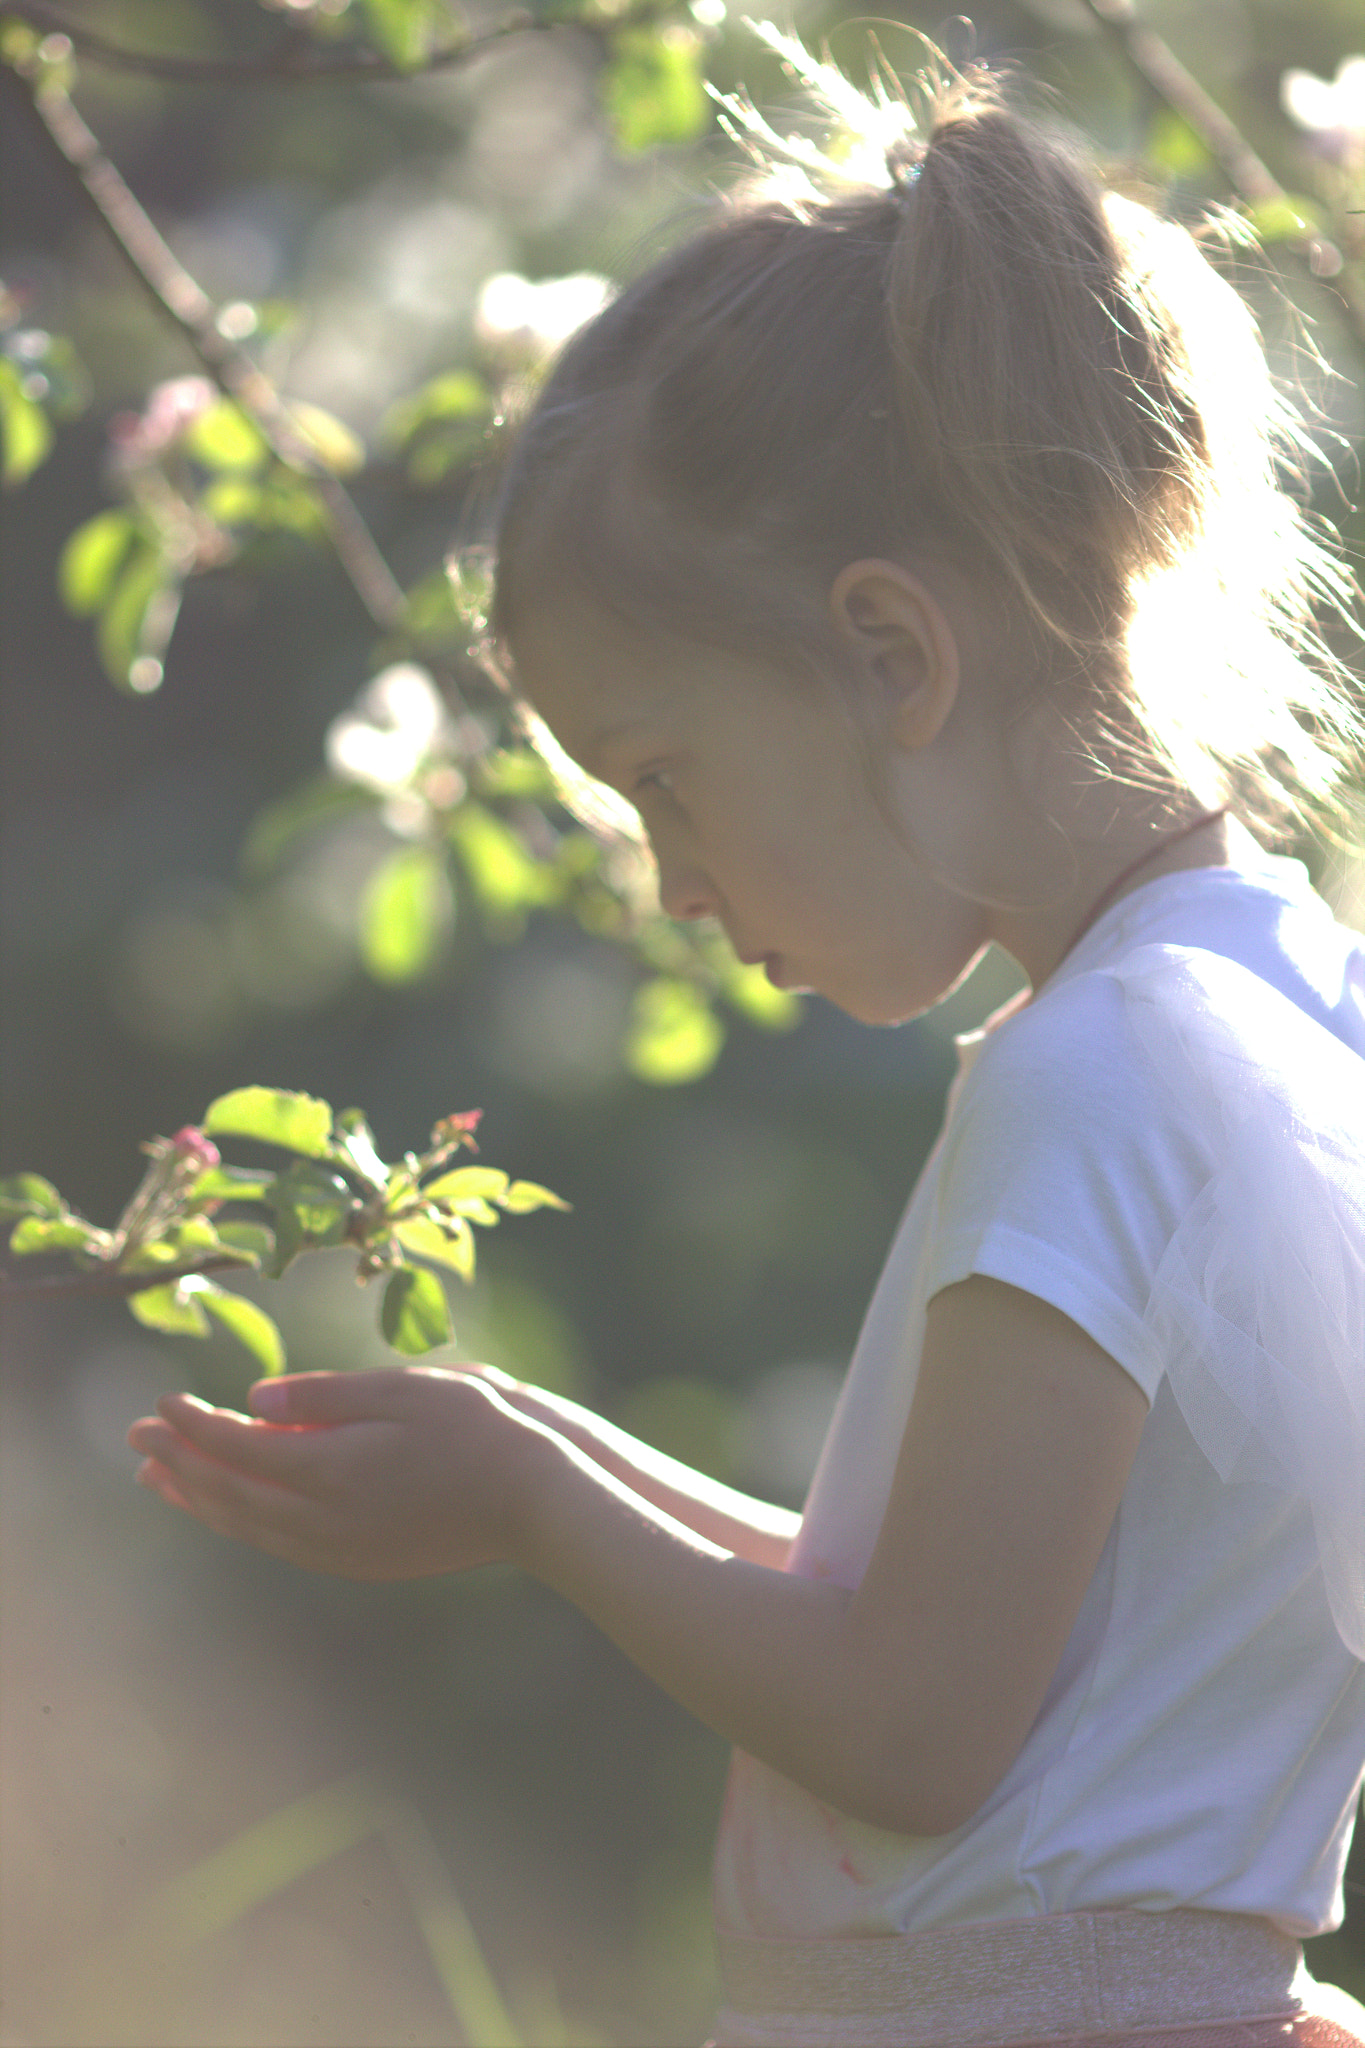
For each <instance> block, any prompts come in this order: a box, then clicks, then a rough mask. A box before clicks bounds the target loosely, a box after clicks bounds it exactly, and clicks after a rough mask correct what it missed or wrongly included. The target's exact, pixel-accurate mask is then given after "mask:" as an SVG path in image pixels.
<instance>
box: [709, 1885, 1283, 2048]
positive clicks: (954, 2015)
mask: <svg viewBox="0 0 1365 2048" xmlns="http://www.w3.org/2000/svg"><path fill="white" fill-rule="evenodd" d="M720 1971H721V1985H722V1996H723V2000H724V2003H723V2005H722V2009H721V2012H720V2014H719V2017H718V2019H717V2023H716V2035H717V2039H718V2041H719V2042H721V2043H723V2044H724V2048H824V2044H829V2048H834V2044H835V2043H838V2044H839V2048H845V2044H852V2043H855V2042H856V2043H858V2044H867V2048H1004V2044H1015V2043H1018V2044H1023V2043H1025V2042H1032V2041H1039V2042H1046V2041H1055V2040H1065V2039H1066V2038H1067V2037H1068V2036H1072V2035H1077V2034H1081V2035H1085V2034H1106V2033H1113V2034H1122V2033H1128V2032H1133V2031H1135V2030H1137V2029H1140V2028H1154V2027H1172V2028H1174V2027H1182V2026H1196V2025H1199V2024H1201V2023H1202V2024H1204V2025H1208V2024H1210V2023H1217V2022H1219V2021H1235V2020H1257V2019H1266V2020H1284V2019H1292V2018H1294V2017H1295V2016H1296V2015H1297V2014H1298V2013H1299V2012H1301V2011H1302V2010H1303V1996H1302V1991H1301V1987H1303V1986H1308V1985H1311V1982H1312V1980H1311V1978H1310V1977H1309V1976H1308V1974H1307V1971H1306V1970H1305V1968H1304V1964H1303V1951H1302V1949H1301V1948H1300V1946H1299V1944H1298V1943H1297V1942H1296V1941H1291V1940H1290V1939H1289V1938H1288V1937H1287V1936H1285V1935H1282V1934H1280V1933H1278V1932H1277V1931H1276V1930H1275V1928H1273V1927H1272V1926H1271V1925H1270V1923H1269V1922H1268V1921H1266V1920H1258V1919H1253V1918H1252V1917H1251V1916H1250V1915H1247V1914H1241V1913H1204V1912H1196V1911H1194V1910H1191V1909H1188V1908H1182V1909H1180V1910H1178V1911H1174V1912H1169V1913H1139V1912H1133V1911H1128V1910H1125V1911H1121V1912H1111V1913H1053V1914H1046V1915H1043V1916H1041V1917H1040V1918H1038V1919H1035V1920H998V1921H981V1922H976V1923H974V1924H973V1925H971V1926H968V1927H941V1928H933V1929H930V1930H928V1931H927V1932H924V1933H921V1934H909V1935H881V1936H872V1937H869V1938H866V1939H861V1940H828V1941H765V1940H749V1939H746V1938H744V1937H740V1936H735V1935H726V1934H723V1933H722V1934H721V1936H720Z"/></svg>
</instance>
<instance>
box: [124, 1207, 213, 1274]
mask: <svg viewBox="0 0 1365 2048" xmlns="http://www.w3.org/2000/svg"><path fill="white" fill-rule="evenodd" d="M227 1249H228V1248H227V1247H226V1246H225V1245H224V1243H223V1241H222V1239H221V1238H220V1237H219V1235H218V1232H217V1231H216V1230H215V1229H214V1227H213V1225H212V1223H210V1221H209V1219H208V1217H207V1216H186V1217H184V1218H182V1219H181V1220H180V1221H179V1222H176V1223H173V1224H171V1225H170V1226H169V1228H168V1229H166V1230H165V1231H163V1232H162V1234H161V1236H160V1237H157V1238H153V1239H151V1241H150V1242H149V1243H147V1244H140V1245H139V1246H138V1247H137V1249H136V1251H133V1252H130V1253H129V1255H128V1257H127V1258H126V1259H122V1260H120V1262H119V1264H120V1270H121V1271H123V1272H125V1273H140V1272H143V1271H146V1270H148V1269H150V1268H153V1267H156V1266H185V1265H189V1264H190V1263H191V1262H192V1261H195V1262H197V1261H199V1260H202V1259H204V1258H209V1257H212V1256H213V1255H214V1254H215V1253H221V1252H223V1251H225V1250H227Z"/></svg>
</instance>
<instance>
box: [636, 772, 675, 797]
mask: <svg viewBox="0 0 1365 2048" xmlns="http://www.w3.org/2000/svg"><path fill="white" fill-rule="evenodd" d="M672 788H673V776H672V772H671V770H669V769H667V768H647V769H646V770H645V772H644V774H643V775H637V776H636V778H635V789H634V792H633V793H634V795H636V796H638V795H639V794H640V792H641V790H645V789H662V790H668V791H671V790H672Z"/></svg>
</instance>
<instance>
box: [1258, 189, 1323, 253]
mask: <svg viewBox="0 0 1365 2048" xmlns="http://www.w3.org/2000/svg"><path fill="white" fill-rule="evenodd" d="M1250 219H1251V225H1252V226H1253V228H1255V230H1256V233H1257V236H1258V237H1259V239H1260V240H1261V241H1262V242H1301V241H1302V240H1303V239H1304V238H1305V236H1309V235H1316V234H1319V233H1320V232H1321V229H1322V218H1321V214H1320V211H1319V209H1318V208H1317V207H1316V206H1315V205H1314V204H1313V201H1312V200H1311V199H1304V198H1302V197H1300V195H1299V194H1297V193H1293V192H1278V193H1276V195H1275V197H1274V198H1273V199H1259V200H1257V201H1256V203H1255V205H1253V206H1252V207H1251V209H1250Z"/></svg>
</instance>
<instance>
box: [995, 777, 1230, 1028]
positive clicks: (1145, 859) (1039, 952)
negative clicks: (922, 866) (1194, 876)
mask: <svg viewBox="0 0 1365 2048" xmlns="http://www.w3.org/2000/svg"><path fill="white" fill-rule="evenodd" d="M1230 831H1231V834H1236V833H1237V831H1238V828H1237V826H1236V823H1235V821H1234V820H1232V819H1231V818H1230V817H1229V814H1228V808H1227V806H1223V807H1222V808H1220V809H1217V810H1211V811H1200V812H1198V813H1196V814H1195V815H1194V816H1193V817H1190V818H1187V819H1185V820H1184V821H1183V822H1182V823H1181V824H1179V825H1175V826H1169V827H1167V828H1166V829H1165V830H1164V831H1159V830H1158V836H1155V837H1152V838H1151V840H1150V843H1149V844H1147V845H1146V846H1145V847H1144V846H1142V845H1141V844H1140V843H1139V845H1138V850H1137V851H1136V852H1133V851H1132V848H1133V845H1134V841H1133V840H1132V839H1129V840H1128V841H1127V843H1126V844H1125V845H1124V846H1123V847H1122V848H1121V849H1119V848H1116V849H1115V851H1116V853H1119V854H1121V855H1122V856H1126V857H1120V858H1118V859H1117V860H1114V859H1109V860H1102V859H1101V858H1100V857H1099V856H1100V849H1099V848H1096V849H1095V856H1096V857H1095V859H1094V860H1093V861H1092V862H1091V863H1088V864H1087V865H1086V867H1085V869H1084V871H1083V873H1082V874H1081V875H1079V876H1078V877H1077V884H1076V887H1075V889H1074V890H1072V891H1071V892H1070V893H1069V894H1068V896H1067V897H1066V898H1065V899H1064V900H1062V901H1060V902H1058V903H1056V904H1054V905H1051V906H1049V907H1048V908H1047V909H1046V910H1042V911H1039V912H1036V913H1033V914H1028V913H1025V914H1024V915H1023V916H1022V917H1019V918H1015V917H1012V916H1007V917H1006V918H1004V919H1003V920H1001V922H1000V927H999V928H998V929H997V931H996V933H995V937H996V938H997V939H998V940H999V942H1000V944H1001V945H1003V946H1004V947H1005V948H1006V950H1007V951H1009V952H1011V953H1012V954H1013V955H1014V957H1015V959H1016V960H1018V962H1019V964H1020V966H1021V967H1022V968H1023V969H1024V972H1025V973H1026V974H1027V976H1028V978H1029V981H1030V982H1031V984H1032V986H1033V988H1034V989H1035V990H1037V989H1039V988H1041V987H1042V985H1043V983H1044V982H1045V981H1047V980H1049V979H1050V978H1051V976H1052V975H1053V974H1054V973H1055V972H1056V970H1057V969H1058V967H1060V966H1061V964H1062V962H1063V960H1065V959H1067V958H1068V957H1069V956H1070V954H1071V953H1072V952H1073V951H1074V950H1075V948H1076V947H1077V946H1078V945H1079V944H1080V942H1081V940H1082V939H1083V938H1084V937H1085V936H1086V935H1087V933H1089V932H1090V931H1091V930H1093V928H1094V926H1095V925H1096V924H1097V923H1098V922H1099V920H1100V919H1101V918H1102V917H1103V916H1104V915H1105V914H1106V913H1107V912H1108V911H1110V910H1112V909H1113V907H1114V905H1115V904H1116V903H1119V902H1121V901H1122V899H1123V898H1124V897H1125V896H1127V895H1130V894H1131V893H1132V891H1133V890H1135V889H1141V888H1143V887H1145V886H1146V884H1147V883H1148V882H1154V881H1156V880H1157V879H1158V878H1159V877H1160V876H1162V875H1168V874H1177V873H1180V872H1181V871H1182V870H1185V869H1191V868H1204V867H1226V866H1228V865H1229V864H1230V861H1231V858H1232V854H1231V840H1230Z"/></svg>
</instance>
